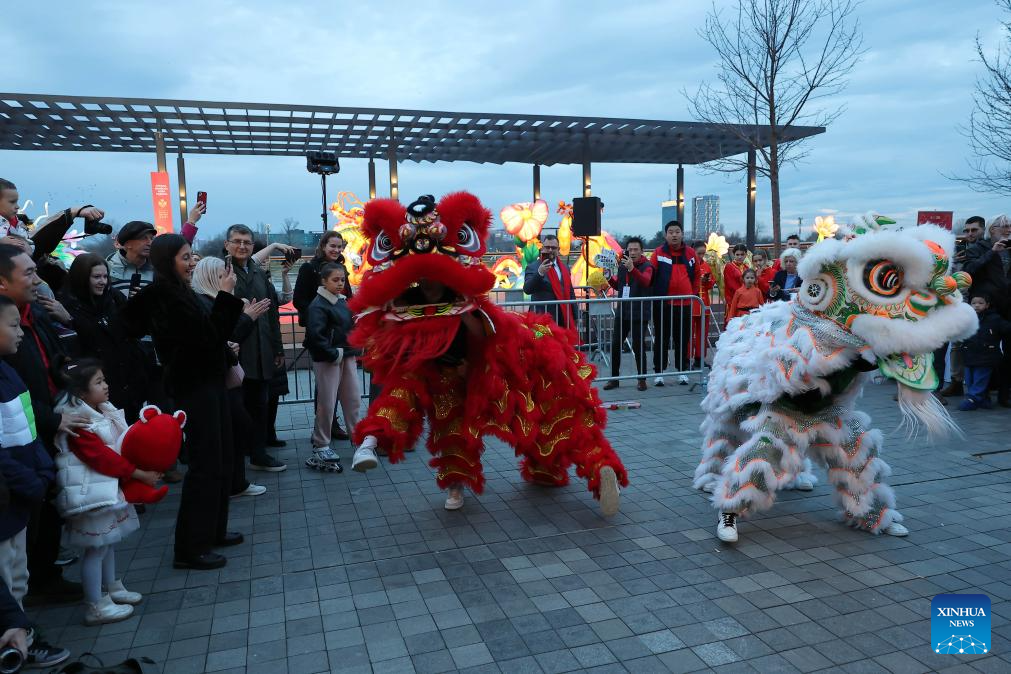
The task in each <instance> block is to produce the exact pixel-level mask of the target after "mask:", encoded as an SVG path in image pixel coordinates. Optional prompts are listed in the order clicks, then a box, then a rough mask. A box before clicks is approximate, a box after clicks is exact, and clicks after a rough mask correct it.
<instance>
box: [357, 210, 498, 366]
mask: <svg viewBox="0 0 1011 674" xmlns="http://www.w3.org/2000/svg"><path fill="white" fill-rule="evenodd" d="M490 224H491V212H490V211H489V210H488V209H486V208H485V207H484V206H482V205H481V202H480V201H478V199H477V197H475V196H474V195H473V194H468V193H467V192H456V193H455V194H449V195H446V196H445V197H443V198H442V199H441V200H440V201H439V202H438V203H436V201H435V197H433V196H430V195H426V196H423V197H421V198H419V199H418V200H416V201H414V202H413V203H411V204H410V205H409V206H407V207H406V208H405V207H404V206H402V205H401V204H400V203H399V202H397V201H394V200H392V199H377V200H373V201H370V202H369V203H368V204H366V206H365V221H364V223H363V229H364V230H365V235H366V236H368V237H369V239H370V243H369V245H368V248H367V251H368V253H367V254H368V258H369V263H370V264H371V265H372V268H371V269H370V270H369V271H368V272H366V273H365V276H364V278H363V279H362V285H361V287H360V288H359V289H358V291H357V292H356V293H355V295H354V297H353V298H352V300H351V302H350V308H351V309H352V311H355V312H356V313H358V315H359V320H358V325H357V327H356V329H355V331H354V333H352V335H351V341H352V343H353V344H355V345H356V346H361V347H364V349H365V355H364V360H365V363H366V365H368V366H369V367H370V369H372V371H373V373H374V374H376V375H378V376H379V377H380V378H382V376H383V374H384V373H386V372H389V371H390V370H391V369H399V368H413V367H417V366H419V365H420V364H421V363H423V362H424V361H427V360H430V359H432V358H436V357H438V356H440V355H442V354H443V353H444V352H445V351H446V350H447V349H448V348H449V345H450V343H451V342H452V341H453V339H454V337H455V336H456V335H457V332H458V330H459V329H460V321H461V319H462V317H463V315H465V314H467V313H468V312H472V311H475V310H477V309H481V308H482V307H485V306H486V305H487V304H488V299H487V293H488V291H489V290H491V289H492V287H493V286H494V285H495V275H494V274H492V273H491V272H490V271H489V270H488V269H487V267H485V266H484V264H483V263H482V261H481V256H482V255H483V254H484V252H485V238H486V237H487V235H488V227H489V226H490Z"/></svg>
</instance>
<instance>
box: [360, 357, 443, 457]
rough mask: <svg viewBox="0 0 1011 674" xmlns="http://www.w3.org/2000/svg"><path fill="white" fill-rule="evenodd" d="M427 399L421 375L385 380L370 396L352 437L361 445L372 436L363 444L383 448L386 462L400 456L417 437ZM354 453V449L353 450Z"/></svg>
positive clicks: (428, 402)
mask: <svg viewBox="0 0 1011 674" xmlns="http://www.w3.org/2000/svg"><path fill="white" fill-rule="evenodd" d="M430 403H431V400H430V399H429V396H428V393H427V392H426V390H425V382H424V381H423V380H422V379H421V376H419V375H417V374H413V373H412V374H410V375H408V376H406V377H404V378H402V379H400V380H398V381H394V382H389V383H388V384H387V385H386V386H384V387H383V389H382V392H381V393H380V394H379V395H378V396H376V398H374V399H373V400H372V404H371V405H369V410H368V412H367V413H366V415H365V418H364V419H362V420H361V421H360V422H358V425H357V426H355V429H354V434H353V436H352V441H353V442H354V444H355V445H358V446H360V445H362V444H363V443H365V441H366V439H367V438H369V437H371V438H374V440H373V441H372V442H371V443H367V444H366V445H365V446H366V447H368V446H370V444H371V445H375V446H372V447H371V449H373V450H374V449H376V446H378V448H379V449H383V450H386V452H387V453H388V455H389V458H390V463H397V462H398V461H400V460H401V459H403V458H404V451H405V450H407V448H408V447H413V446H414V443H416V442H417V441H418V437H419V436H420V435H421V431H422V429H423V427H424V424H423V421H424V417H425V413H424V410H426V409H428V408H429V407H430ZM356 454H357V452H356Z"/></svg>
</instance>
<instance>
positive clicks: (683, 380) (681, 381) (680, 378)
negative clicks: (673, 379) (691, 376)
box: [678, 374, 688, 386]
mask: <svg viewBox="0 0 1011 674" xmlns="http://www.w3.org/2000/svg"><path fill="white" fill-rule="evenodd" d="M678 383H679V384H681V385H682V386H687V385H688V375H686V374H682V375H678Z"/></svg>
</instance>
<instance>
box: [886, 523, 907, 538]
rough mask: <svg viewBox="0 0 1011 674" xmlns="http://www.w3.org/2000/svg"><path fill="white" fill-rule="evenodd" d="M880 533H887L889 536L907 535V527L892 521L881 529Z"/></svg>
mask: <svg viewBox="0 0 1011 674" xmlns="http://www.w3.org/2000/svg"><path fill="white" fill-rule="evenodd" d="M881 533H883V534H888V535H889V536H898V537H899V538H901V537H903V536H908V535H909V529H907V528H905V527H904V526H902V525H901V524H899V523H898V522H892V523H891V524H889V525H888V526H887V527H885V528H884V529H882V530H881Z"/></svg>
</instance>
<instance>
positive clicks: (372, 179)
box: [369, 157, 376, 199]
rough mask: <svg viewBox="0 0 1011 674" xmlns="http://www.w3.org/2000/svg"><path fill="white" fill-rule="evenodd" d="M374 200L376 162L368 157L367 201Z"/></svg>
mask: <svg viewBox="0 0 1011 674" xmlns="http://www.w3.org/2000/svg"><path fill="white" fill-rule="evenodd" d="M375 198H376V160H375V159H373V158H372V157H369V199H375Z"/></svg>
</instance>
